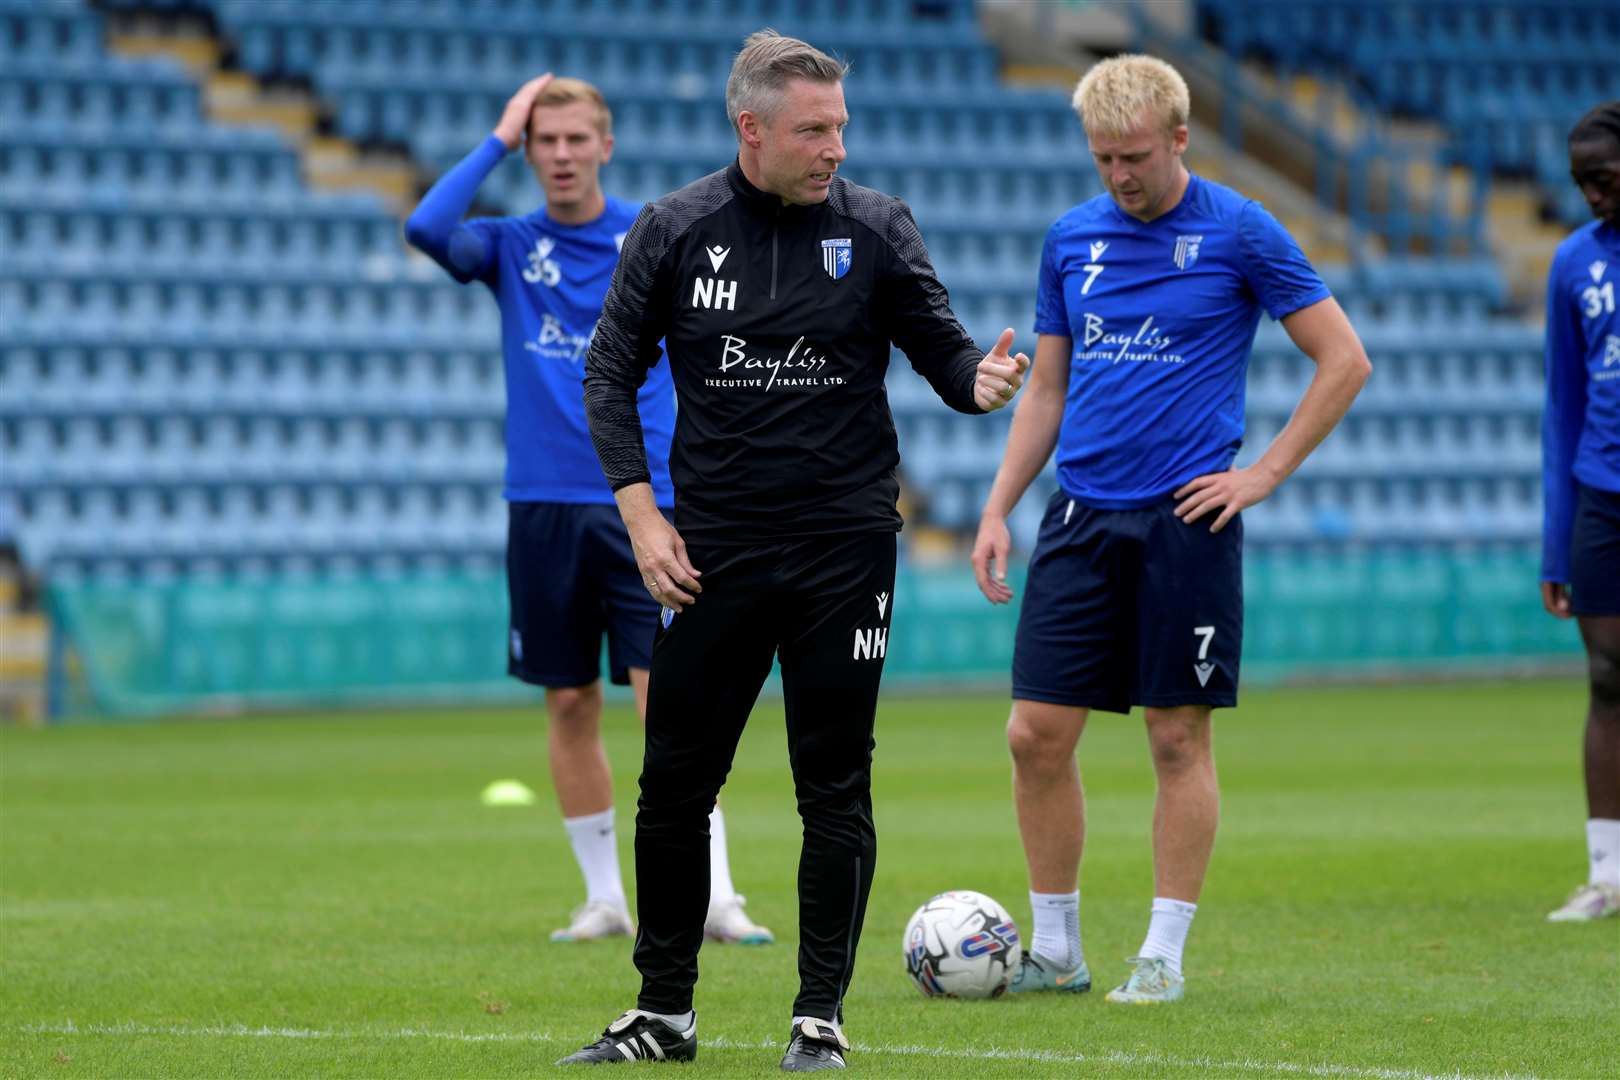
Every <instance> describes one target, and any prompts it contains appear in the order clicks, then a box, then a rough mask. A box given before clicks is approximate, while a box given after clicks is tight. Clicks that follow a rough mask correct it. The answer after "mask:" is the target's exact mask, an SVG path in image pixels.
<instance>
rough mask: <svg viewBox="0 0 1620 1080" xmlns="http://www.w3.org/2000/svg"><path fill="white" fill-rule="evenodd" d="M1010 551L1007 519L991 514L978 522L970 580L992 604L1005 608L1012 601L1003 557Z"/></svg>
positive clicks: (1010, 542) (1010, 535)
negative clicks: (975, 583)
mask: <svg viewBox="0 0 1620 1080" xmlns="http://www.w3.org/2000/svg"><path fill="white" fill-rule="evenodd" d="M1011 550H1012V534H1011V533H1010V532H1008V531H1007V519H1006V518H1003V517H997V516H995V515H993V514H986V515H985V516H984V517H983V518H980V519H979V535H978V537H977V538H976V539H975V540H974V541H973V580H974V581H976V582H978V584H979V591H980V592H982V593H984V598H985V599H986V600H988V601H990V602H991V603H992V604H1005V603H1006V602H1007V601H1009V600H1011V599H1012V597H1013V591H1012V589H1011V588H1009V587H1008V586H1007V555H1008V553H1009V552H1010V551H1011Z"/></svg>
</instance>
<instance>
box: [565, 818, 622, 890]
mask: <svg viewBox="0 0 1620 1080" xmlns="http://www.w3.org/2000/svg"><path fill="white" fill-rule="evenodd" d="M563 827H564V828H565V829H567V830H568V841H569V843H571V844H573V845H574V861H575V862H577V863H579V872H580V873H581V874H584V875H585V902H586V903H588V904H589V903H595V902H597V901H601V902H603V903H607V904H616V905H618V906H619V907H624V906H625V903H624V879H623V878H621V877H619V845H618V841H617V839H616V837H615V836H614V831H613V809H612V808H611V807H609V808H608V809H606V810H603V811H602V812H601V813H600V814H586V815H585V816H584V817H575V818H564V819H563Z"/></svg>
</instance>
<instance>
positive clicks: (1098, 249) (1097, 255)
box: [1091, 240, 1108, 262]
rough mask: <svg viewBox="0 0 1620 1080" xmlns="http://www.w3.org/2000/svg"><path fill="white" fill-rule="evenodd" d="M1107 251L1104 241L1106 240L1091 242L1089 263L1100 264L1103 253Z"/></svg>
mask: <svg viewBox="0 0 1620 1080" xmlns="http://www.w3.org/2000/svg"><path fill="white" fill-rule="evenodd" d="M1107 250H1108V241H1106V240H1093V241H1092V242H1091V261H1092V262H1101V261H1102V257H1103V252H1105V251H1107Z"/></svg>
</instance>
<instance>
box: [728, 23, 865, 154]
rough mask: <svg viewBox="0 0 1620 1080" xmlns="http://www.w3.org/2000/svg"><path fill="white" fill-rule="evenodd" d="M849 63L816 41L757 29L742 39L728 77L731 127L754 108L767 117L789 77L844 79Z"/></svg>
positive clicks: (825, 80) (826, 79)
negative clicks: (741, 44)
mask: <svg viewBox="0 0 1620 1080" xmlns="http://www.w3.org/2000/svg"><path fill="white" fill-rule="evenodd" d="M848 74H849V65H848V64H846V63H844V62H843V61H841V60H834V59H833V58H832V57H830V56H828V55H827V54H826V53H824V52H822V51H821V50H820V49H818V48H816V47H815V46H814V45H810V44H808V43H806V42H803V41H800V40H799V39H798V38H790V37H785V36H783V35H781V34H778V33H777V32H776V31H775V30H771V29H769V28H767V29H764V30H757V31H755V32H754V33H752V34H749V35H748V40H746V41H744V42H743V47H742V51H741V52H739V53H738V54H737V59H736V60H734V61H732V64H731V77H730V78H728V79H727V80H726V115H727V116H728V117H730V118H731V126H732V129H733V130H735V129H736V127H737V117H739V116H741V115H742V114H743V113H745V112H751V113H755V114H757V115H759V116H760V117H762V118H768V117H770V115H771V114H772V113H773V112H775V110H776V107H777V105H778V104H779V103H780V101H781V98H782V89H783V88H784V87H785V86H787V84H788V80H789V79H808V80H809V81H811V82H820V83H835V82H842V81H843V79H844V76H845V75H848Z"/></svg>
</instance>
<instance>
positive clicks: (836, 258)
mask: <svg viewBox="0 0 1620 1080" xmlns="http://www.w3.org/2000/svg"><path fill="white" fill-rule="evenodd" d="M853 253H854V248H853V247H851V245H850V238H849V237H847V236H846V237H843V238H842V239H839V240H823V241H822V242H821V268H822V269H823V270H825V271H827V276H828V277H830V278H832V279H833V280H834V281H837V280H838V279H839V278H841V277H843V276H844V275H845V274H847V273H849V264H850V260H851V259H852V258H853Z"/></svg>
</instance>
